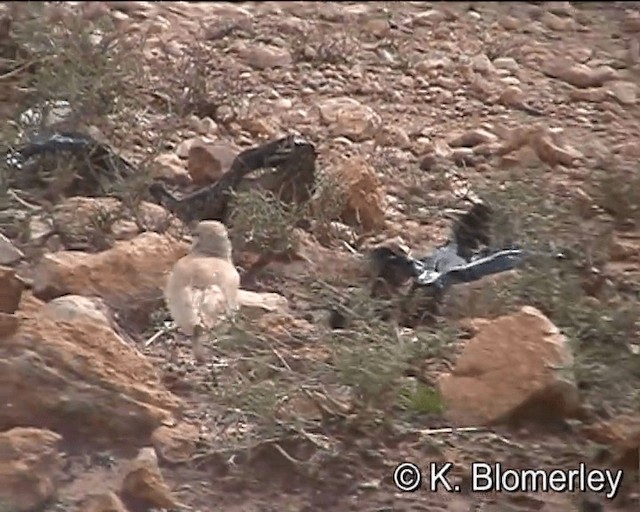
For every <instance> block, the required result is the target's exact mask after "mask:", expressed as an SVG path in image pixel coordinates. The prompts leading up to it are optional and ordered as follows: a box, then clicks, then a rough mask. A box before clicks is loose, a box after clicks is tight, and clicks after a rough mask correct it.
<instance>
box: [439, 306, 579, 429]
mask: <svg viewBox="0 0 640 512" xmlns="http://www.w3.org/2000/svg"><path fill="white" fill-rule="evenodd" d="M476 325H477V327H478V331H477V333H476V335H475V336H474V337H473V338H472V339H471V340H470V341H469V342H468V343H467V345H466V346H465V348H464V350H463V352H462V354H461V355H460V357H459V358H458V361H457V362H456V366H455V368H454V370H453V372H452V373H451V374H449V375H446V376H444V377H442V378H441V379H440V381H439V387H440V392H441V394H442V397H443V399H444V401H445V403H446V406H447V410H446V414H447V416H448V418H449V419H450V420H451V421H452V422H453V423H454V424H456V425H469V424H471V425H477V424H492V423H497V422H503V421H508V420H519V419H523V418H527V419H532V418H536V419H542V418H544V419H549V418H558V417H570V416H572V415H573V414H575V413H577V411H578V409H579V405H580V404H579V396H578V391H577V388H576V386H575V383H574V381H573V378H572V375H571V367H572V364H573V355H572V353H571V350H570V348H569V346H568V343H567V340H566V338H565V336H563V335H562V334H561V333H560V332H559V330H558V328H557V327H556V326H555V325H553V323H552V322H551V321H550V320H549V319H548V318H547V317H545V316H544V315H543V314H542V313H541V312H540V311H538V310H537V309H535V308H533V307H530V306H525V307H523V308H522V309H521V310H520V311H518V312H517V313H515V314H512V315H506V316H501V317H498V318H496V319H494V320H483V321H479V322H476Z"/></svg>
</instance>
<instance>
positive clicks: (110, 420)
mask: <svg viewBox="0 0 640 512" xmlns="http://www.w3.org/2000/svg"><path fill="white" fill-rule="evenodd" d="M0 403H2V404H3V406H2V407H1V408H0V429H6V428H11V427H13V426H15V425H32V426H36V427H40V428H47V429H51V430H54V431H56V432H59V433H61V434H63V435H69V438H70V439H74V442H78V441H88V440H89V441H91V442H95V443H97V444H103V443H106V444H112V443H115V444H118V443H128V442H138V441H139V440H141V439H142V440H145V441H146V440H148V439H149V436H150V434H151V432H152V431H153V430H154V429H155V428H157V427H158V426H160V425H161V424H163V423H166V422H172V421H173V412H174V411H175V410H176V409H177V408H178V407H179V404H180V403H179V400H178V399H177V397H175V396H174V395H172V394H171V393H170V392H169V391H167V390H166V389H165V388H164V386H163V385H162V383H161V382H160V378H159V376H158V375H157V373H156V371H155V368H154V367H153V365H152V364H151V363H150V362H149V361H148V360H147V359H146V358H145V357H144V356H143V355H142V354H141V353H139V352H138V351H137V350H136V349H135V348H134V347H133V346H131V345H128V344H127V343H126V342H125V341H124V340H123V339H122V338H120V337H119V336H118V335H117V334H116V333H115V332H114V331H113V330H112V329H111V328H110V327H109V326H107V325H104V324H100V323H97V322H95V321H93V320H92V319H91V318H84V317H81V316H79V317H78V318H74V319H72V320H71V319H70V320H69V321H59V320H56V318H55V316H53V315H51V314H50V313H48V312H47V311H46V309H45V308H41V309H39V310H35V311H33V312H32V313H26V314H23V315H20V325H19V327H18V329H17V331H16V332H15V333H14V334H13V335H11V336H8V337H3V338H0Z"/></svg>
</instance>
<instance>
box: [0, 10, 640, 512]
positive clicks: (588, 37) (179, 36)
mask: <svg viewBox="0 0 640 512" xmlns="http://www.w3.org/2000/svg"><path fill="white" fill-rule="evenodd" d="M1 8H2V10H1V11H0V57H1V60H0V84H1V85H0V113H1V114H0V115H2V117H3V123H2V125H3V128H1V129H0V136H1V137H2V139H1V140H2V142H3V146H7V147H9V146H11V145H13V144H14V143H15V141H16V138H17V137H18V135H19V131H20V129H22V128H24V126H23V125H25V119H24V116H23V117H22V118H21V114H22V113H23V112H25V111H26V110H27V109H28V108H29V107H33V106H35V105H36V104H42V102H43V101H45V100H65V101H67V102H68V106H69V108H67V107H64V108H62V112H59V111H58V110H60V108H57V109H56V108H54V109H53V111H51V112H48V113H45V114H44V115H43V117H45V118H47V116H53V117H54V118H55V119H53V120H51V123H55V122H57V123H58V124H59V125H60V126H62V127H65V128H66V129H74V130H82V131H84V132H85V133H90V134H91V135H92V136H93V137H95V138H97V139H98V140H100V141H102V142H104V143H106V144H108V145H109V146H110V147H112V148H113V149H114V151H115V152H116V153H118V154H120V155H122V156H123V157H126V158H127V159H129V161H131V162H135V164H136V165H137V166H138V168H139V179H137V178H138V177H134V178H135V179H132V180H129V181H127V182H126V184H125V186H124V190H125V192H126V194H125V197H124V199H123V198H122V195H120V196H119V197H120V199H116V198H114V197H98V196H99V195H100V194H91V193H88V192H85V193H80V194H72V193H69V190H70V184H71V183H72V182H73V172H72V173H71V175H70V174H69V172H67V171H68V170H69V168H70V166H69V165H68V164H69V162H68V161H63V162H62V163H61V161H60V160H57V161H50V160H47V161H45V162H44V163H41V164H40V167H39V170H38V173H40V174H39V175H38V176H39V180H40V181H37V180H36V181H37V182H34V180H26V182H25V180H24V179H23V180H22V181H20V179H19V178H16V175H15V171H14V170H11V169H9V168H8V166H6V167H7V168H6V169H3V170H2V172H3V174H2V179H1V180H0V231H1V233H2V235H1V236H0V265H3V266H1V267H0V289H1V290H2V293H1V294H0V401H1V402H2V403H3V404H4V406H3V407H2V408H0V509H2V510H5V509H6V510H11V511H22V510H24V511H26V510H46V511H62V510H82V511H93V512H98V511H101V512H107V511H127V510H128V511H130V512H134V511H136V510H149V509H166V510H182V509H184V510H193V511H209V510H218V509H225V510H231V511H234V510H238V511H240V510H243V511H267V510H301V511H302V510H304V511H315V510H326V509H334V510H335V509H337V510H369V511H383V510H394V511H395V510H398V511H400V510H407V511H409V510H416V511H417V510H423V511H435V510H443V511H445V510H446V511H451V512H463V511H464V512H467V511H479V510H483V511H496V512H498V511H500V512H502V511H514V512H515V511H545V512H556V511H557V512H561V511H562V512H564V511H597V510H606V511H608V510H637V507H638V505H639V504H640V495H639V487H638V481H639V480H638V479H639V475H638V468H639V466H640V461H639V460H638V453H639V451H640V413H639V412H638V411H639V410H640V394H639V392H638V390H640V359H639V357H640V355H639V354H640V338H639V337H638V326H637V323H636V320H637V318H638V315H637V314H638V312H639V311H640V307H639V305H640V287H639V286H638V276H640V259H639V257H638V254H639V250H640V231H639V230H638V226H639V222H640V210H639V204H640V175H638V170H637V164H636V162H637V160H638V158H639V157H640V138H639V137H640V127H639V124H638V119H639V117H638V116H639V114H640V112H639V110H638V108H639V107H638V85H639V80H640V74H639V70H640V67H639V66H640V8H639V6H638V5H637V3H636V2H625V3H622V2H608V3H604V2H603V3H587V2H529V3H526V2H520V3H518V2H509V3H504V4H497V3H490V2H459V3H448V2H442V3H426V2H402V3H395V2H394V3H391V2H373V3H366V4H365V3H361V4H357V3H340V4H338V3H311V2H299V3H285V2H282V3H280V2H264V3H252V2H245V3H239V4H231V3H228V4H223V3H219V4H214V3H207V2H201V3H195V4H188V3H182V2H163V3H160V4H152V3H147V2H82V3H81V2H68V3H65V4H64V5H62V4H60V3H58V4H56V3H46V4H45V3H38V2H32V3H29V4H25V5H24V6H22V5H21V4H18V3H15V4H9V3H6V4H3V5H2V6H1ZM47 119H48V118H47ZM292 132H299V133H301V134H302V135H303V136H304V137H305V138H307V139H308V140H310V141H311V142H313V143H314V144H315V145H316V149H317V152H318V160H317V168H318V179H319V181H321V183H322V186H320V187H319V188H318V190H319V192H317V193H316V195H314V197H313V198H312V199H311V200H310V202H309V203H308V204H305V205H298V209H295V210H291V209H290V208H289V209H288V208H286V207H285V206H283V204H282V203H279V202H278V201H277V200H274V199H273V198H271V199H269V198H268V197H267V196H265V195H260V194H256V193H255V191H254V190H252V189H251V186H250V185H251V183H249V185H248V186H247V187H246V188H245V190H244V192H242V193H241V195H240V196H239V199H238V202H237V203H236V206H235V207H234V210H233V213H232V215H231V218H230V219H229V225H230V230H231V233H232V235H233V239H234V251H235V253H234V258H235V259H236V262H237V264H238V266H239V267H240V268H241V270H242V271H243V272H244V271H245V270H247V269H248V268H249V267H250V265H251V264H252V262H255V261H256V260H258V259H259V258H260V256H261V255H262V253H264V250H265V247H266V245H267V244H268V243H273V244H275V245H278V246H279V248H280V249H283V248H286V249H287V251H286V252H287V253H288V254H289V256H293V257H289V258H272V260H273V261H270V262H269V263H267V264H266V265H265V266H263V267H262V268H259V269H257V270H255V271H254V272H252V275H251V279H250V280H245V281H244V285H245V286H246V287H247V288H250V289H252V290H255V291H258V292H272V293H278V294H280V295H282V296H284V297H285V298H286V299H287V300H286V301H285V302H286V304H283V303H282V302H281V301H275V302H273V303H272V304H271V305H268V304H266V303H265V304H258V305H255V304H254V305H253V306H250V305H245V306H244V307H243V309H242V311H241V316H240V317H239V318H238V319H237V320H236V322H234V323H233V324H230V325H225V326H223V327H221V328H220V329H219V330H218V331H216V332H215V333H213V334H212V343H211V344H210V345H209V346H208V348H207V350H208V351H209V352H208V354H209V359H210V362H209V363H207V364H197V363H196V362H195V361H194V359H193V354H192V352H191V349H190V345H189V343H188V342H187V341H186V340H184V339H183V338H182V337H181V336H180V334H178V333H175V332H165V331H166V329H165V328H164V326H165V321H166V320H167V314H166V310H165V309H164V306H163V303H162V286H163V283H164V279H165V278H166V274H167V272H168V270H170V268H171V267H172V265H173V264H174V263H175V262H176V261H177V260H178V259H179V258H180V257H181V256H182V255H184V254H185V253H186V251H187V250H188V237H185V234H186V233H188V231H189V229H188V227H187V226H184V225H182V223H181V222H180V221H179V220H177V219H175V218H172V217H171V216H170V215H169V214H168V212H167V211H166V210H165V209H164V208H163V207H162V206H160V205H158V204H155V203H154V202H153V201H152V200H151V199H150V198H149V197H148V195H147V194H146V193H145V187H144V185H145V183H147V182H146V181H145V180H146V179H147V178H148V179H151V178H160V179H163V180H165V181H166V182H167V183H168V184H169V185H170V186H171V187H173V188H174V189H175V190H177V191H179V192H183V193H184V192H185V191H187V190H194V189H197V188H198V187H201V186H203V185H206V184H209V183H212V182H215V181H216V180H217V179H218V178H219V177H220V176H222V175H223V174H224V172H225V171H227V170H228V169H229V167H230V165H231V162H232V161H233V159H234V157H235V156H236V155H237V154H238V152H239V151H241V150H242V149H246V148H247V147H250V146H253V145H256V144H260V143H263V142H265V141H267V140H270V139H273V138H275V137H279V136H282V135H285V134H288V133H292ZM3 164H4V162H3ZM22 178H24V176H23V177H22ZM140 183H142V185H140ZM120 191H121V192H122V187H120ZM473 194H475V195H478V196H480V197H482V198H483V199H485V201H488V202H490V204H492V206H493V207H494V208H495V210H496V212H497V219H496V223H495V227H494V238H495V240H496V242H495V243H507V242H512V243H513V242H518V243H520V244H523V245H526V246H527V247H529V248H530V249H532V250H533V251H534V252H535V253H536V254H539V255H540V256H537V257H536V258H534V259H533V260H534V261H532V262H531V263H530V264H528V265H527V267H526V268H524V269H521V270H518V271H514V272H510V273H508V274H504V275H502V276H499V278H493V279H490V278H488V279H486V280H483V281H481V282H479V283H475V284H474V285H469V286H461V287H460V288H458V289H456V290H454V291H453V292H452V294H451V296H450V297H448V299H447V301H446V304H445V307H444V309H443V311H442V315H441V316H442V318H439V319H438V321H437V322H436V323H435V325H434V324H433V323H432V324H430V325H418V326H416V327H415V328H413V329H408V328H407V329H398V328H395V327H393V326H392V325H390V324H389V322H385V321H382V320H380V317H379V315H376V314H375V313H372V312H371V309H372V303H373V302H374V301H373V300H372V299H370V298H362V300H361V301H360V302H358V303H357V304H356V305H353V306H352V309H353V310H354V312H353V315H354V317H355V318H353V319H352V324H351V326H350V327H349V328H348V329H341V330H333V331H332V330H330V329H329V327H328V324H327V318H326V316H327V315H326V312H327V309H328V307H329V306H330V305H333V304H335V303H336V302H337V301H340V300H343V298H344V297H345V296H346V294H347V293H351V294H352V295H353V294H355V295H358V293H359V292H358V289H359V287H362V286H364V284H363V283H364V281H365V277H364V276H363V273H362V266H363V264H362V260H361V258H360V257H359V256H358V255H357V254H354V253H353V251H351V250H349V249H348V246H350V247H355V248H356V252H357V251H358V250H361V249H362V248H364V247H366V246H367V245H368V244H372V243H375V242H380V241H384V240H387V239H392V238H394V237H401V238H402V241H403V242H404V243H405V244H406V245H408V246H409V247H411V248H412V249H413V252H414V253H416V254H419V255H420V254H424V253H426V251H428V250H429V249H430V248H432V247H434V246H435V245H437V244H438V243H441V242H442V241H444V240H445V239H446V236H447V230H448V229H449V227H450V226H451V216H450V214H451V210H452V209H455V210H464V209H465V208H467V206H466V205H465V202H464V201H463V199H464V197H463V196H467V197H468V196H470V195H473ZM105 195H106V194H102V196H105ZM83 196H84V197H83ZM276 199H277V198H276ZM301 218H304V219H305V220H306V221H305V222H302V223H301V222H299V221H300V219H301ZM294 226H297V227H295V229H294ZM303 228H304V229H303ZM247 233H251V234H252V236H253V237H254V240H261V243H259V244H258V243H255V241H254V243H252V242H251V240H249V239H248V238H249V237H248V236H247ZM554 251H555V252H558V251H561V252H563V254H565V258H564V259H563V260H558V259H554V258H550V257H549V255H550V254H551V253H552V252H554ZM281 252H282V251H281ZM545 255H546V256H545ZM350 287H352V288H353V289H351V290H348V288H350ZM360 295H363V296H364V295H365V294H362V293H360ZM356 302H357V301H356ZM378 306H379V304H378ZM213 338H215V342H214V340H213ZM453 427H465V428H459V429H458V430H456V429H455V428H453ZM405 460H410V461H414V462H415V463H417V464H419V465H421V466H422V467H424V468H427V466H428V463H429V462H433V461H451V462H454V463H455V464H456V466H455V470H454V471H453V473H452V481H453V480H455V483H458V484H460V485H461V487H462V492H461V493H459V494H447V493H444V492H438V493H429V492H427V491H426V490H422V491H419V492H416V493H411V494H402V493H399V492H398V491H397V490H395V489H394V487H393V483H392V478H391V475H392V471H393V468H394V467H395V465H397V464H398V463H399V462H401V461H405ZM473 461H486V462H502V463H503V464H504V465H506V466H508V467H513V468H536V469H538V468H540V469H550V468H572V467H576V465H577V464H578V463H580V462H585V463H587V464H588V465H589V466H590V467H591V466H592V467H609V468H623V469H624V470H625V477H624V488H623V490H622V492H621V493H620V494H619V496H618V497H617V498H616V499H615V500H608V499H606V498H605V497H604V496H603V495H596V494H580V493H562V494H545V493H535V492H520V493H515V494H504V493H502V494H500V493H481V494H474V493H471V492H468V482H469V464H470V463H471V462H473ZM3 506H4V507H3Z"/></svg>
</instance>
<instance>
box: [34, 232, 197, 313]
mask: <svg viewBox="0 0 640 512" xmlns="http://www.w3.org/2000/svg"><path fill="white" fill-rule="evenodd" d="M188 250H189V246H188V244H186V243H184V242H180V241H178V240H176V239H174V238H172V237H170V236H167V235H160V234H158V233H151V232H145V233H142V234H141V235H138V236H137V237H135V238H133V239H132V240H127V241H121V242H116V243H115V245H114V247H113V248H111V249H108V250H106V251H103V252H100V253H95V254H93V253H85V252H81V251H60V252H56V253H52V254H46V255H45V256H43V258H42V259H41V261H40V262H39V264H38V265H37V266H36V268H35V270H34V275H33V292H34V294H35V295H36V297H38V298H42V299H45V300H50V299H52V298H54V297H59V296H60V295H66V294H75V295H85V296H97V297H100V298H102V299H103V300H104V301H105V303H106V304H107V305H108V306H109V307H111V308H113V309H114V310H116V311H118V312H126V313H127V314H132V312H136V313H139V314H141V315H144V314H148V313H149V312H151V311H153V310H154V309H155V308H156V307H157V306H158V305H159V304H161V302H162V289H163V287H164V283H165V280H166V273H167V272H168V271H169V270H170V269H171V268H172V267H173V264H174V263H175V262H176V261H177V260H178V259H180V258H181V257H182V256H184V255H185V254H187V252H188Z"/></svg>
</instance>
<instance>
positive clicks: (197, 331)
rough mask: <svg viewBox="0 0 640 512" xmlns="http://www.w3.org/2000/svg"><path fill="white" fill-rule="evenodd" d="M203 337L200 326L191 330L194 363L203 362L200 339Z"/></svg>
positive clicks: (202, 330)
mask: <svg viewBox="0 0 640 512" xmlns="http://www.w3.org/2000/svg"><path fill="white" fill-rule="evenodd" d="M203 335H204V329H203V328H202V326H201V325H196V326H195V327H194V328H193V334H192V335H191V344H192V347H193V355H194V356H195V358H196V361H198V362H199V363H202V362H203V361H204V360H205V357H204V349H203V347H202V337H203Z"/></svg>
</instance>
